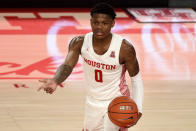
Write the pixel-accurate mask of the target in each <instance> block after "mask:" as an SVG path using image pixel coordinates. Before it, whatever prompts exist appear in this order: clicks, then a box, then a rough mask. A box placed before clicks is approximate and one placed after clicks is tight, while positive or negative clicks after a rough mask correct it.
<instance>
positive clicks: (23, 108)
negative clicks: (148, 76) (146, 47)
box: [0, 80, 196, 131]
mask: <svg viewBox="0 0 196 131" xmlns="http://www.w3.org/2000/svg"><path fill="white" fill-rule="evenodd" d="M14 83H25V84H26V85H28V86H29V88H21V87H20V88H15V87H14V86H13V84H14ZM39 85H40V84H39V83H38V82H37V80H0V86H1V91H0V130H1V131H81V129H82V125H83V115H84V114H83V111H84V100H85V88H83V87H84V83H83V82H81V81H68V82H66V83H65V84H64V85H65V86H64V88H59V89H58V90H57V91H56V92H55V93H54V94H53V95H49V94H45V93H44V92H43V91H41V92H37V91H36V90H37V88H38V87H39ZM144 88H145V97H144V98H145V100H144V106H143V117H142V118H141V120H140V121H139V122H138V124H137V125H136V126H134V127H132V128H130V129H129V131H195V130H196V82H195V81H185V80H183V81H182V80H179V81H171V80H170V81H166V80H165V81H147V80H146V81H144Z"/></svg>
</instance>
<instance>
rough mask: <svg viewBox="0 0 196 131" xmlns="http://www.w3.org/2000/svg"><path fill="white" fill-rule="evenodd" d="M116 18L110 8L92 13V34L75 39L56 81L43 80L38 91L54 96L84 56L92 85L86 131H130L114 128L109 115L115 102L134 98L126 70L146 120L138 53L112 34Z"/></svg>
mask: <svg viewBox="0 0 196 131" xmlns="http://www.w3.org/2000/svg"><path fill="white" fill-rule="evenodd" d="M115 16H116V14H115V12H114V10H113V8H112V7H111V6H110V5H108V4H105V3H100V4H97V5H96V6H95V7H94V8H93V9H92V10H91V19H90V23H91V28H92V32H90V33H87V34H85V35H84V36H78V37H75V38H73V39H72V40H71V42H70V44H69V51H68V54H67V57H66V59H65V61H64V63H63V64H62V65H61V66H60V67H59V68H58V69H57V72H56V75H55V76H54V78H52V79H44V80H40V82H43V83H44V84H43V85H42V86H41V87H40V88H39V89H38V91H39V90H41V89H43V90H44V91H46V93H50V94H52V93H53V92H54V91H55V90H56V88H57V86H58V85H59V84H60V83H62V82H63V81H64V80H66V78H67V77H68V76H69V75H70V74H71V72H72V70H73V68H74V66H75V65H76V64H77V62H78V58H79V55H81V56H82V58H83V68H84V74H85V79H86V81H87V82H88V83H87V85H86V86H87V97H86V106H85V108H86V109H85V119H84V129H83V131H119V130H120V131H123V130H124V131H126V130H127V131H128V129H122V128H120V127H118V126H116V125H114V124H113V123H112V122H111V121H110V120H109V118H108V115H107V107H108V105H109V103H110V101H111V100H112V99H114V98H115V97H117V96H122V95H124V96H130V92H129V88H128V86H127V84H126V81H125V72H126V70H127V71H128V73H129V75H130V78H131V82H132V98H133V99H134V101H135V102H136V104H137V106H138V110H139V117H138V120H139V119H140V117H141V116H142V102H143V85H142V80H141V77H140V72H139V65H138V61H137V58H136V53H135V49H134V47H133V45H132V44H131V43H129V42H128V41H127V40H125V39H123V38H122V37H121V36H119V35H117V34H114V33H111V28H112V27H114V24H115V21H114V20H115ZM136 123H137V121H136ZM136 123H135V124H136Z"/></svg>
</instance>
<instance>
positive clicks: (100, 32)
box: [95, 31, 104, 36]
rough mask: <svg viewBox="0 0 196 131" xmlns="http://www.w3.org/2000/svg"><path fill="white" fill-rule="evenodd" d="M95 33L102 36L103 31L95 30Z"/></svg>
mask: <svg viewBox="0 0 196 131" xmlns="http://www.w3.org/2000/svg"><path fill="white" fill-rule="evenodd" d="M95 35H96V36H103V35H104V33H103V32H102V31H97V32H95Z"/></svg>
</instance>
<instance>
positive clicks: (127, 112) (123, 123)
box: [108, 96, 138, 127]
mask: <svg viewBox="0 0 196 131" xmlns="http://www.w3.org/2000/svg"><path fill="white" fill-rule="evenodd" d="M108 116H109V118H110V120H111V121H112V122H113V123H114V124H116V125H117V126H119V127H131V126H133V124H134V123H135V122H136V120H137V117H138V109H137V105H136V103H135V102H134V101H133V100H132V99H131V98H130V97H127V96H119V97H116V98H115V99H114V100H112V101H111V102H110V104H109V106H108Z"/></svg>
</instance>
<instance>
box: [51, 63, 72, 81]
mask: <svg viewBox="0 0 196 131" xmlns="http://www.w3.org/2000/svg"><path fill="white" fill-rule="evenodd" d="M72 70H73V68H72V67H71V66H69V65H64V64H62V65H61V66H59V68H58V69H57V71H56V74H55V76H54V80H55V81H56V83H57V84H60V83H62V82H63V81H64V80H65V79H67V77H68V76H69V75H70V74H71V72H72Z"/></svg>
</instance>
